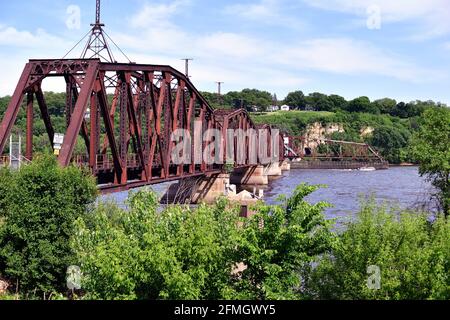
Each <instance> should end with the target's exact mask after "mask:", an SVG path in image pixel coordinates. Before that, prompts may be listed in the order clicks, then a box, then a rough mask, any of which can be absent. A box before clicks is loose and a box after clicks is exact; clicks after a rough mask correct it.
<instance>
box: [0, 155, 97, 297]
mask: <svg viewBox="0 0 450 320" xmlns="http://www.w3.org/2000/svg"><path fill="white" fill-rule="evenodd" d="M0 180H2V182H1V183H0V186H1V187H0V188H2V190H1V192H2V200H1V201H0V216H3V217H4V219H5V220H4V223H3V224H2V225H0V273H1V274H2V275H3V276H4V277H5V278H7V279H8V280H9V281H10V283H12V284H16V283H18V284H19V289H20V291H21V293H22V294H26V295H28V294H34V293H36V295H37V296H42V295H46V296H48V295H49V294H50V293H52V292H54V291H61V290H63V289H64V284H65V275H66V268H67V267H68V266H69V265H70V264H72V263H73V262H74V261H75V260H74V256H73V252H72V250H71V249H70V246H69V244H70V241H69V239H70V237H71V236H72V235H73V230H74V229H73V227H74V225H73V223H74V221H75V219H76V218H77V217H79V216H82V215H84V214H85V212H86V209H87V207H88V205H89V204H91V203H92V202H93V201H94V200H95V197H96V194H97V190H96V185H95V182H94V180H93V178H91V177H89V176H88V175H87V174H85V173H84V172H82V171H80V170H79V169H77V168H74V167H70V168H60V167H59V166H58V165H57V163H56V159H54V157H52V156H44V157H41V158H39V159H37V160H35V161H34V162H33V163H32V164H31V165H28V166H25V167H22V168H21V170H19V171H17V172H12V173H11V172H8V171H2V172H1V173H0ZM5 180H6V181H7V182H8V183H7V184H5Z"/></svg>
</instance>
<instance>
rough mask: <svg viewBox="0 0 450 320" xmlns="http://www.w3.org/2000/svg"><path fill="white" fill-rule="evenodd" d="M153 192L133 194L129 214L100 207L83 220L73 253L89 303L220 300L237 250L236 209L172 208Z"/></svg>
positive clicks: (225, 292) (220, 205)
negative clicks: (160, 208)
mask: <svg viewBox="0 0 450 320" xmlns="http://www.w3.org/2000/svg"><path fill="white" fill-rule="evenodd" d="M158 205H159V203H158V201H157V199H156V196H155V194H154V193H153V192H150V191H141V192H138V193H135V194H132V195H131V196H130V198H129V201H128V206H129V212H127V211H124V210H122V209H120V208H118V207H117V206H116V205H113V204H101V205H99V207H98V208H97V209H96V211H95V212H94V213H93V214H92V215H91V216H90V217H85V218H80V219H79V220H78V223H77V226H78V228H77V229H78V232H77V236H76V237H74V238H73V247H74V249H75V251H76V252H77V256H78V260H79V263H80V266H81V269H82V271H83V274H84V275H85V277H84V280H83V289H84V290H86V291H87V292H88V294H87V298H90V299H218V298H221V297H228V298H231V297H232V295H229V292H228V290H227V288H228V283H229V281H230V274H231V271H232V269H233V259H232V256H231V253H232V251H233V250H234V248H235V247H236V246H237V244H238V242H237V241H238V237H237V229H236V225H237V221H238V215H237V213H236V212H237V211H236V210H232V209H227V208H226V206H225V203H224V202H223V201H221V202H219V203H218V204H217V205H216V206H214V207H212V208H210V207H208V206H206V205H201V206H199V207H198V208H196V209H194V210H191V209H190V208H189V207H181V206H171V207H168V208H167V209H165V210H164V211H162V212H160V213H158V212H157V207H158Z"/></svg>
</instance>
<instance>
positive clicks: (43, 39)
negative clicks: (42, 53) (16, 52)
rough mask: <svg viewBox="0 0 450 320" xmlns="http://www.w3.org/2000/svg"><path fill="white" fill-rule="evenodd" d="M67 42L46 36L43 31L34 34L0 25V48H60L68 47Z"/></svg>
mask: <svg viewBox="0 0 450 320" xmlns="http://www.w3.org/2000/svg"><path fill="white" fill-rule="evenodd" d="M68 45H69V44H68V42H66V41H64V40H63V39H61V38H59V37H56V36H53V35H50V34H48V33H47V32H46V31H45V30H43V29H37V31H36V32H35V33H32V32H30V31H19V30H17V29H16V28H13V27H7V26H2V25H0V46H14V47H31V48H35V47H36V46H45V47H52V48H55V47H59V48H60V47H62V46H66V47H67V46H68Z"/></svg>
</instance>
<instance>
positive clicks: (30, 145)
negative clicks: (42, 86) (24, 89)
mask: <svg viewBox="0 0 450 320" xmlns="http://www.w3.org/2000/svg"><path fill="white" fill-rule="evenodd" d="M33 111H34V110H33V92H28V94H27V145H26V151H25V157H26V158H27V159H28V160H32V159H33V117H34V115H33Z"/></svg>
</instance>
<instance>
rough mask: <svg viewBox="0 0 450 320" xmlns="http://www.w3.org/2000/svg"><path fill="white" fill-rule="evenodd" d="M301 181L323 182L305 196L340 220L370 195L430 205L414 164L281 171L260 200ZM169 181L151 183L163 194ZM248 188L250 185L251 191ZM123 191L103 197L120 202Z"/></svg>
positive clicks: (273, 199)
mask: <svg viewBox="0 0 450 320" xmlns="http://www.w3.org/2000/svg"><path fill="white" fill-rule="evenodd" d="M301 183H309V184H313V185H318V184H320V185H326V186H327V187H326V188H321V189H319V190H318V191H316V192H314V193H313V194H311V195H310V196H308V198H307V200H308V201H309V202H310V203H317V202H319V201H326V202H328V203H330V204H332V205H333V207H332V208H327V209H326V211H325V214H326V216H327V218H337V220H339V221H340V222H345V221H346V220H348V219H352V218H353V217H354V216H355V214H356V213H357V212H358V210H359V208H360V201H361V200H362V199H364V198H370V197H373V198H374V200H375V201H376V202H377V203H379V204H386V205H387V206H389V207H393V208H399V209H427V210H430V209H432V207H433V204H432V202H431V201H430V198H431V194H432V192H433V188H432V186H431V185H430V184H429V183H428V182H427V181H425V179H424V178H422V177H420V176H419V172H418V168H417V167H392V168H390V169H389V170H377V171H357V170H353V171H348V170H303V169H293V170H291V171H285V172H283V176H281V177H276V178H274V179H271V181H270V184H269V186H267V187H265V190H264V199H265V201H266V202H267V203H269V204H275V203H277V198H278V196H279V195H281V194H283V195H286V196H289V195H291V194H292V192H293V191H294V188H295V187H296V186H297V185H299V184H301ZM170 184H171V183H165V184H159V185H155V186H152V189H153V190H154V191H156V192H157V193H158V194H160V195H163V194H164V193H165V191H166V190H167V188H168V187H169V186H170ZM251 189H252V188H250V190H251ZM127 195H128V193H127V192H121V193H116V194H113V195H109V196H106V197H104V198H103V199H105V198H109V199H111V200H113V201H114V202H117V203H118V204H119V205H122V206H123V205H124V202H125V199H126V198H127Z"/></svg>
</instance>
